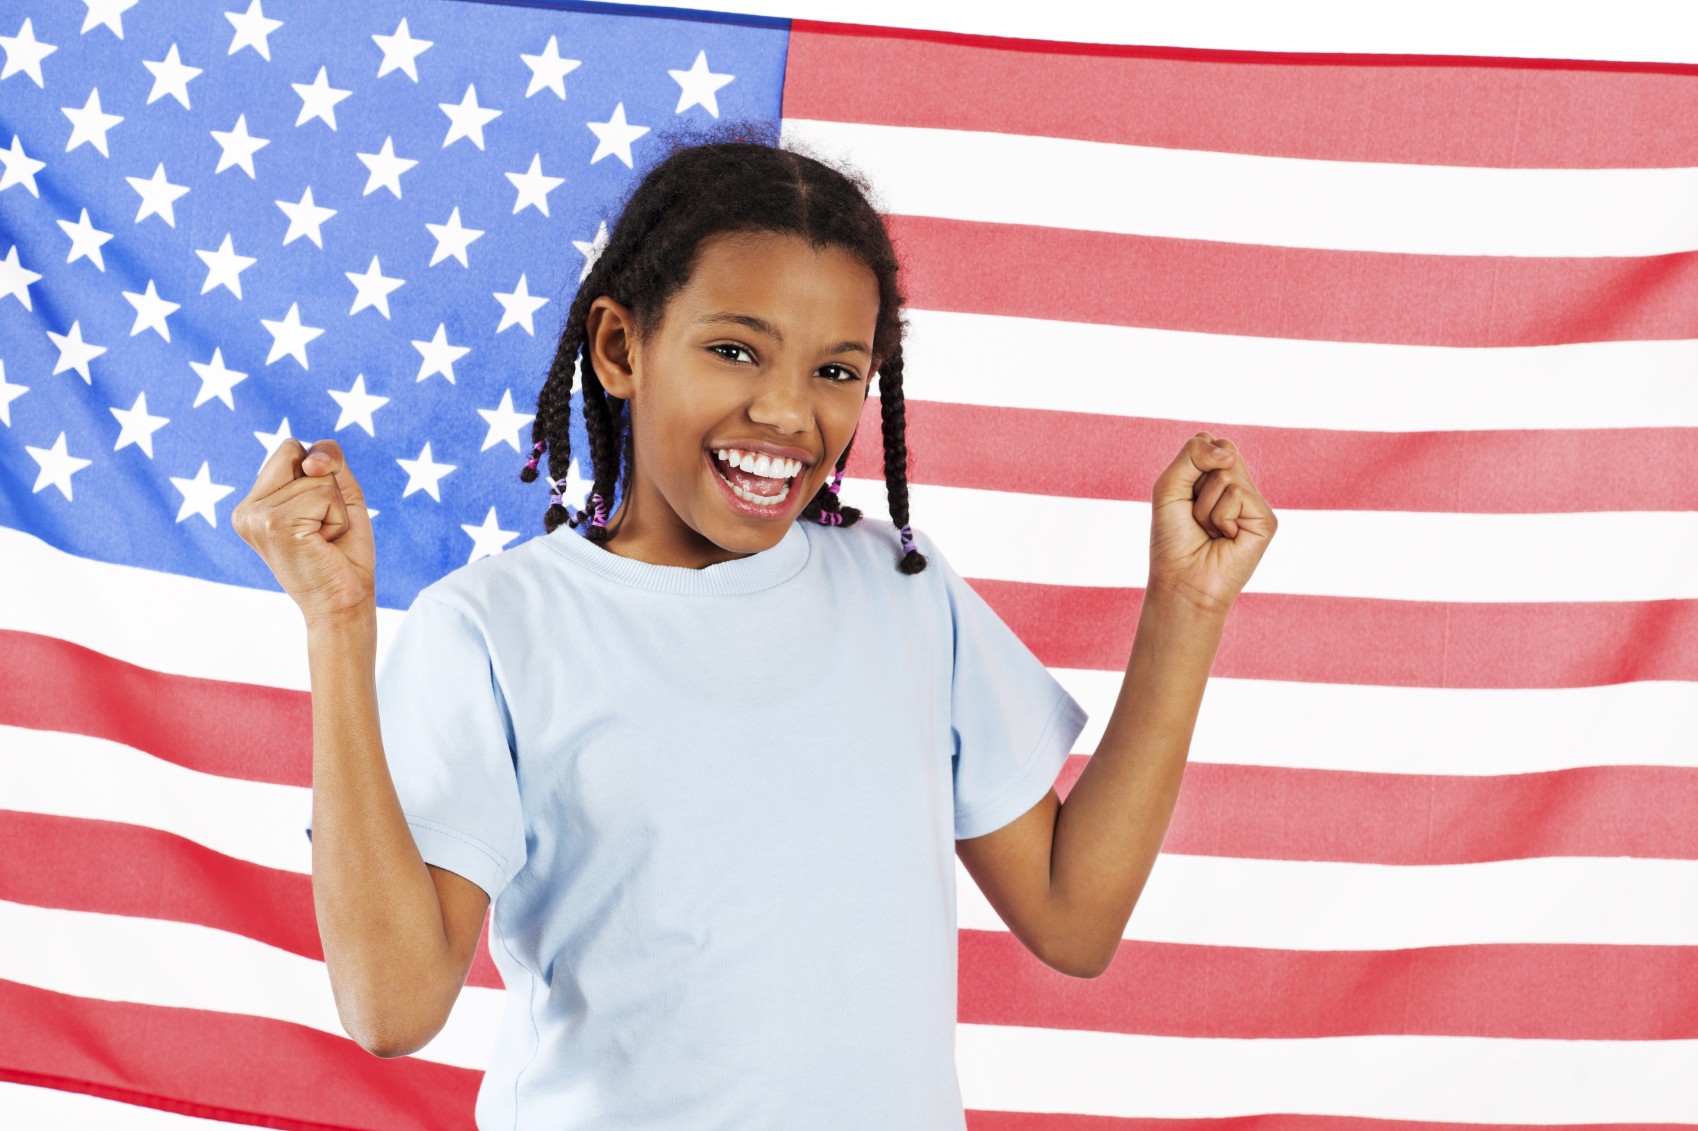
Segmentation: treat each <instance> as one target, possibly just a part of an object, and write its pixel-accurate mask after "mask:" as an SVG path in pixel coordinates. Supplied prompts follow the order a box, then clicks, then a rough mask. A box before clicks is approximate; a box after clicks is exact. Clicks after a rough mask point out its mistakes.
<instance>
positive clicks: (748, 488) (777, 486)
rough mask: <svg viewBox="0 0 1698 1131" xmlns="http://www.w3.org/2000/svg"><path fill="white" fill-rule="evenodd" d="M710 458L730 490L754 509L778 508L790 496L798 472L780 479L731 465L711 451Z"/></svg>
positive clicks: (734, 496) (710, 461)
mask: <svg viewBox="0 0 1698 1131" xmlns="http://www.w3.org/2000/svg"><path fill="white" fill-rule="evenodd" d="M707 457H708V462H709V463H711V464H713V470H714V473H715V474H716V475H717V476H718V477H719V479H720V481H721V482H722V483H724V484H725V488H726V490H727V492H728V493H729V494H730V495H731V496H732V497H733V498H734V499H737V500H738V501H739V502H741V503H742V504H743V505H744V507H745V508H748V509H751V510H753V511H756V512H759V511H774V512H775V511H777V510H778V509H779V508H781V507H782V506H783V505H784V504H785V502H786V501H788V500H789V498H790V490H791V487H792V486H793V485H794V484H795V481H796V476H791V477H789V478H787V479H778V478H774V477H772V476H766V475H756V474H755V473H754V472H752V471H744V470H743V469H742V468H737V467H732V466H731V465H730V464H728V463H726V462H725V461H724V460H722V459H720V458H719V456H718V455H717V454H716V453H714V452H712V451H709V452H708V453H707Z"/></svg>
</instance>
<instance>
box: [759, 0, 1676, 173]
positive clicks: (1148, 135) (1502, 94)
mask: <svg viewBox="0 0 1698 1131" xmlns="http://www.w3.org/2000/svg"><path fill="white" fill-rule="evenodd" d="M784 71H785V74H784V112H783V113H784V117H786V118H807V119H814V120H819V121H831V122H868V123H875V124H878V125H889V126H920V127H934V128H942V129H954V130H979V131H984V132H989V133H1008V134H1028V135H1033V136H1040V137H1066V138H1078V139H1080V140H1084V141H1099V142H1114V143H1119V144H1122V145H1146V146H1155V147H1159V148H1162V149H1190V150H1204V151H1209V152H1216V153H1249V154H1259V155H1265V156H1270V157H1297V158H1308V159H1314V160H1324V161H1364V162H1394V163H1398V164H1415V165H1458V166H1481V167H1490V168H1511V169H1545V168H1554V169H1601V168H1680V167H1685V166H1689V165H1698V133H1695V132H1694V131H1693V130H1691V129H1690V128H1688V124H1689V123H1691V122H1693V121H1698V84H1694V83H1693V82H1692V77H1693V76H1694V75H1698V67H1694V66H1692V65H1690V64H1672V65H1671V64H1644V63H1603V64H1597V63H1588V62H1583V61H1577V60H1524V59H1500V58H1488V59H1480V58H1473V59H1470V58H1463V57H1447V56H1397V55H1328V54H1315V53H1275V52H1252V51H1211V50H1200V49H1188V48H1161V47H1156V48H1150V47H1118V46H1107V45H1101V44H1070V43H1050V42H1042V41H1032V40H1009V39H1000V38H995V37H991V36H970V35H951V34H940V33H927V32H907V31H896V30H891V29H885V28H862V27H852V26H848V25H842V24H836V25H833V24H820V23H814V22H812V21H798V22H797V23H796V24H795V25H793V27H792V29H791V33H790V47H789V56H788V58H787V60H786V62H785V68H784ZM938 75H948V76H949V81H948V82H938V81H937V76H938ZM963 91H971V92H972V94H971V96H969V97H963V96H962V92H963ZM1204 108H1206V111H1205V109H1204Z"/></svg>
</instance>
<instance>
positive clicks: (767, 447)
mask: <svg viewBox="0 0 1698 1131" xmlns="http://www.w3.org/2000/svg"><path fill="white" fill-rule="evenodd" d="M727 448H736V449H737V450H738V451H740V452H754V453H755V454H756V455H768V456H776V457H777V458H779V459H793V460H796V461H797V462H798V463H800V464H801V465H802V466H803V467H812V466H814V464H815V463H816V462H818V461H817V460H815V459H814V457H813V456H812V455H810V454H808V453H807V452H805V451H803V450H802V449H801V448H786V447H784V446H783V445H781V444H769V443H766V442H765V441H764V440H732V441H728V442H727V443H723V444H714V445H712V446H711V447H709V448H708V451H710V452H722V451H724V450H725V449H727Z"/></svg>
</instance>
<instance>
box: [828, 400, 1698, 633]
mask: <svg viewBox="0 0 1698 1131" xmlns="http://www.w3.org/2000/svg"><path fill="white" fill-rule="evenodd" d="M1181 431H1182V428H1176V429H1175V432H1176V435H1175V436H1174V441H1173V445H1172V451H1171V452H1162V453H1159V454H1160V455H1162V456H1163V460H1164V462H1165V460H1166V459H1170V458H1172V456H1174V455H1177V454H1178V452H1179V449H1180V446H1181V445H1182V444H1183V443H1184V442H1185V440H1186V439H1187V438H1188V436H1189V433H1185V434H1183V435H1179V434H1177V433H1179V432H1181ZM875 443H876V440H875ZM1240 451H1241V452H1243V455H1244V462H1245V465H1246V466H1247V467H1248V468H1249V469H1250V473H1251V475H1252V476H1253V475H1254V474H1255V467H1256V453H1255V452H1254V450H1251V449H1246V448H1244V447H1243V446H1240ZM1128 462H1130V457H1129V458H1128ZM1365 462H1371V461H1365ZM1477 472H1478V474H1477V475H1476V476H1475V479H1476V480H1477V482H1478V486H1477V487H1476V488H1475V489H1476V490H1478V491H1479V492H1480V493H1481V494H1482V496H1485V495H1488V494H1491V493H1493V492H1494V491H1496V488H1495V487H1493V486H1492V484H1491V482H1490V469H1489V468H1484V467H1482V468H1479V469H1477ZM1349 473H1350V472H1349V470H1348V469H1342V468H1341V469H1340V474H1349ZM1465 478H1466V477H1465ZM1154 480H1155V475H1154V474H1152V475H1151V476H1150V483H1147V484H1140V485H1137V486H1136V487H1133V486H1132V485H1131V484H1129V485H1128V486H1129V488H1131V489H1134V490H1138V491H1142V492H1145V498H1148V497H1149V494H1148V492H1149V491H1150V490H1151V487H1152V486H1153V485H1154ZM842 498H843V501H844V502H845V503H847V504H849V505H851V506H855V507H859V508H860V509H861V510H863V511H865V512H866V517H865V518H863V519H862V521H863V522H865V521H873V522H889V521H890V510H889V506H888V501H887V497H886V494H885V487H884V482H883V480H873V479H850V478H845V479H844V481H843V493H842ZM908 499H909V516H910V523H911V525H912V527H913V528H914V529H916V530H923V531H924V532H925V533H926V534H928V535H930V536H931V537H932V538H933V539H934V540H935V542H936V544H937V546H938V548H939V549H940V550H941V551H942V552H943V554H944V555H945V557H947V558H948V560H949V562H950V564H951V565H953V566H954V567H955V569H956V570H957V571H958V572H959V573H960V574H961V575H962V576H963V577H969V578H983V579H986V580H995V581H1021V582H1028V583H1033V584H1041V585H1090V586H1102V587H1123V586H1132V587H1142V586H1144V585H1146V584H1147V583H1148V580H1149V556H1150V510H1151V508H1150V504H1149V503H1147V502H1126V501H1121V500H1113V499H1080V498H1070V497H1065V496H1059V495H1057V496H1051V495H1018V494H1015V493H1013V492H1008V491H981V490H976V489H971V488H965V487H942V486H938V485H936V484H924V483H913V484H910V485H909V487H908ZM1268 501H1269V504H1270V505H1271V506H1272V507H1273V508H1274V510H1275V512H1276V513H1277V514H1278V516H1279V534H1278V536H1277V537H1276V539H1275V541H1274V542H1273V543H1272V545H1270V546H1269V547H1268V550H1267V553H1266V554H1265V555H1264V556H1263V558H1262V560H1261V561H1260V563H1258V564H1257V566H1256V572H1255V574H1254V576H1252V577H1251V579H1250V581H1249V584H1248V585H1246V586H1245V589H1244V591H1245V592H1255V593H1292V594H1303V595H1306V596H1314V597H1369V598H1375V599H1379V600H1387V601H1434V602H1443V601H1466V602H1484V601H1502V602H1534V601H1665V600H1686V599H1691V598H1693V597H1698V570H1694V569H1693V568H1692V562H1694V561H1698V510H1692V511H1588V512H1583V513H1578V514H1565V513H1554V514H1482V513H1453V514H1441V513H1436V512H1424V511H1346V510H1300V509H1297V508H1295V507H1285V506H1281V505H1280V502H1279V499H1277V498H1273V499H1270V500H1268ZM1459 502H1460V503H1461V505H1467V502H1468V500H1467V499H1466V498H1464V499H1462V500H1459ZM1015 516H1020V518H1019V521H1013V519H1014V517H1015ZM1040 523H1041V526H1042V529H1041V533H1040V532H1039V530H1038V527H1039V524H1040ZM1652 531H1654V532H1655V534H1654V536H1653V535H1652V534H1651V533H1650V532H1652ZM1131 629H1132V626H1131V625H1128V626H1127V628H1126V631H1127V638H1128V640H1130V638H1131Z"/></svg>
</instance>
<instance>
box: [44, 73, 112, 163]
mask: <svg viewBox="0 0 1698 1131" xmlns="http://www.w3.org/2000/svg"><path fill="white" fill-rule="evenodd" d="M59 112H60V113H61V114H63V115H65V117H67V118H69V119H71V139H70V140H69V141H67V142H66V143H65V152H66V153H69V152H70V151H71V150H73V149H75V148H76V147H77V146H79V145H81V144H82V143H83V142H85V141H86V142H88V143H89V144H90V145H92V146H94V147H95V148H96V149H98V150H100V155H101V156H102V157H110V156H112V155H111V154H110V153H108V152H107V151H106V131H107V130H109V129H111V128H112V127H113V126H115V125H117V124H118V123H119V122H122V121H123V120H124V118H123V116H122V115H121V114H108V113H106V112H105V111H103V110H102V109H101V108H100V88H99V87H95V88H94V89H92V90H90V91H89V92H88V101H87V102H85V103H83V104H82V107H81V109H75V110H73V109H72V108H71V107H69V106H61V107H60V108H59Z"/></svg>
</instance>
